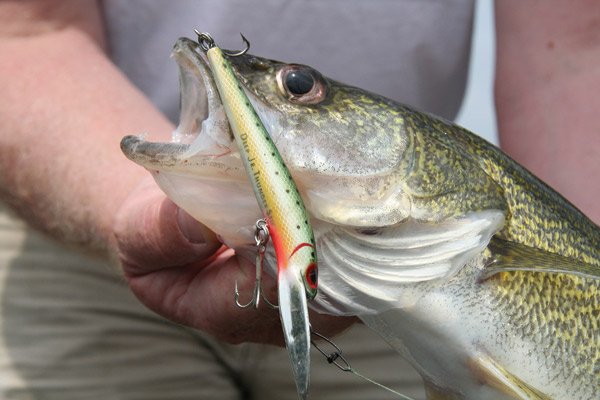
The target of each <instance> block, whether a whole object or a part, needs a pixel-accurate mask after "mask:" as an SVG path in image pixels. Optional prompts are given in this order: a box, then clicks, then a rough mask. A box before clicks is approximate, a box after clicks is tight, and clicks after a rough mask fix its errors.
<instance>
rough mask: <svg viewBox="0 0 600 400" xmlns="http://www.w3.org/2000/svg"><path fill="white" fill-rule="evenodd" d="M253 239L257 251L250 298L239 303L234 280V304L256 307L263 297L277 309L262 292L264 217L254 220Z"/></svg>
mask: <svg viewBox="0 0 600 400" xmlns="http://www.w3.org/2000/svg"><path fill="white" fill-rule="evenodd" d="M254 240H255V241H256V247H257V250H258V251H257V253H256V277H255V279H254V290H253V291H252V299H251V300H250V301H249V302H248V303H246V304H243V303H241V302H240V292H239V290H238V284H237V282H235V295H234V298H235V304H236V305H237V306H238V307H240V308H248V307H254V308H255V309H256V308H258V306H259V305H260V299H263V300H264V301H265V303H267V305H268V306H269V307H271V308H273V309H277V308H279V307H278V306H277V305H275V304H273V303H271V302H270V301H269V299H267V298H266V296H264V295H263V293H262V271H263V265H264V260H265V251H266V250H267V243H268V242H269V229H268V228H267V221H265V220H264V219H259V220H258V221H256V230H255V232H254Z"/></svg>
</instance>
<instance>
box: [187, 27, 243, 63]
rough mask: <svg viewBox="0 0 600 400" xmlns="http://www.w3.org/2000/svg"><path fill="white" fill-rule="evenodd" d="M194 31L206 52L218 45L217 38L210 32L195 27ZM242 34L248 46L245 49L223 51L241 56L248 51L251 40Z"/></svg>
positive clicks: (232, 55)
mask: <svg viewBox="0 0 600 400" xmlns="http://www.w3.org/2000/svg"><path fill="white" fill-rule="evenodd" d="M194 32H196V35H198V44H199V45H200V48H201V49H202V51H204V52H205V53H206V52H207V51H208V50H210V49H212V48H213V47H215V46H216V44H215V40H214V39H213V38H212V36H210V34H209V33H207V32H199V31H198V30H197V29H194ZM240 35H241V36H242V40H243V41H244V43H245V44H246V48H245V49H244V50H240V51H238V52H230V51H225V50H222V51H223V53H225V54H226V55H228V56H229V57H239V56H242V55H244V54H246V53H247V52H248V50H249V49H250V42H249V41H248V39H246V37H245V36H244V34H243V33H241V32H240Z"/></svg>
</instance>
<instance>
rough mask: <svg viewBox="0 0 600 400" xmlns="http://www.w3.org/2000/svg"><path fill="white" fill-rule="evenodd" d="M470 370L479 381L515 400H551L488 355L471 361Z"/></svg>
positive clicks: (482, 355)
mask: <svg viewBox="0 0 600 400" xmlns="http://www.w3.org/2000/svg"><path fill="white" fill-rule="evenodd" d="M471 369H472V371H473V373H474V374H476V376H477V377H478V378H479V380H480V381H481V382H482V383H484V384H486V385H487V386H490V387H492V388H494V389H496V390H498V391H499V392H501V393H503V394H505V395H507V396H509V397H510V398H512V399H515V400H552V399H551V398H550V397H549V396H548V395H546V394H544V393H542V392H540V391H539V390H537V389H535V388H533V387H531V386H530V385H528V384H527V383H525V382H523V381H522V380H521V379H519V378H518V377H516V376H515V375H513V374H511V373H510V372H508V371H507V370H506V369H504V367H502V366H501V365H500V364H498V363H497V362H496V361H495V360H494V359H492V358H491V357H489V356H488V355H485V354H481V355H480V356H479V357H477V358H475V359H474V360H472V364H471Z"/></svg>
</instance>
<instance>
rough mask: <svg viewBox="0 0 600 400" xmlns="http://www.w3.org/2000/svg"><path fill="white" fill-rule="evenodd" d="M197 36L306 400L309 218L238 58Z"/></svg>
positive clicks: (311, 289) (313, 286)
mask: <svg viewBox="0 0 600 400" xmlns="http://www.w3.org/2000/svg"><path fill="white" fill-rule="evenodd" d="M196 33H197V34H198V43H199V44H200V47H201V48H202V50H203V51H204V52H205V53H206V57H207V59H208V64H209V66H210V69H211V71H212V74H213V78H214V81H215V83H216V86H217V89H218V91H219V95H220V97H221V102H222V103H223V107H224V109H225V113H226V115H227V119H228V120H229V124H230V126H231V130H232V131H233V135H234V137H235V140H236V142H237V145H238V147H239V151H240V154H241V155H242V160H243V162H244V167H245V169H246V172H247V173H248V176H249V178H250V181H251V182H252V187H253V188H254V194H255V195H256V198H257V200H258V203H259V206H260V209H261V211H262V214H263V216H264V219H265V221H266V224H267V228H268V231H269V235H270V237H271V239H272V241H273V246H274V248H275V255H276V257H277V283H278V293H279V295H278V297H279V314H280V318H281V323H282V325H283V330H284V336H285V343H286V347H287V349H288V353H289V355H290V359H291V362H292V369H293V371H294V377H295V380H296V386H297V388H298V393H299V395H300V397H301V398H302V399H305V398H306V396H307V395H308V386H309V370H310V325H309V322H308V306H307V298H308V299H312V298H314V297H315V296H316V294H317V257H316V251H315V240H314V234H313V230H312V227H311V224H310V221H309V217H308V213H307V211H306V208H305V206H304V203H303V201H302V198H301V197H300V194H299V192H298V189H297V187H296V184H295V183H294V181H293V179H292V177H291V175H290V173H289V171H288V169H287V167H286V166H285V163H284V162H283V159H282V158H281V155H280V153H279V151H278V150H277V147H276V146H275V144H274V143H273V141H272V140H271V137H270V135H269V133H268V132H267V130H266V128H265V126H264V124H263V123H262V121H261V119H260V117H259V116H258V114H257V113H256V111H255V110H254V107H253V106H252V104H251V103H250V100H249V99H248V96H247V95H246V93H245V92H244V90H243V88H242V85H241V83H240V82H239V80H238V79H237V77H236V75H235V74H234V72H233V70H232V68H231V64H230V62H229V60H228V59H227V56H235V55H237V54H230V53H224V52H223V51H222V50H221V49H220V48H219V47H217V46H216V45H215V43H214V40H213V39H212V38H211V37H210V35H208V34H207V33H199V32H196ZM242 38H243V39H244V41H245V42H246V45H247V46H249V44H248V41H247V40H246V39H245V38H244V37H243V36H242ZM247 50H248V47H247V48H246V49H245V50H243V51H242V52H240V53H238V54H243V53H245V52H246V51H247Z"/></svg>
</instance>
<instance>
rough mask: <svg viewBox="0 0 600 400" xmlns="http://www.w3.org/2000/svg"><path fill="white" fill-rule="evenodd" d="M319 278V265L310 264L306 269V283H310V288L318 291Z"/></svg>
mask: <svg viewBox="0 0 600 400" xmlns="http://www.w3.org/2000/svg"><path fill="white" fill-rule="evenodd" d="M318 277H319V273H318V270H317V264H315V263H312V264H310V265H309V266H308V268H306V283H308V286H310V288H311V289H315V290H316V289H317V281H318Z"/></svg>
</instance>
